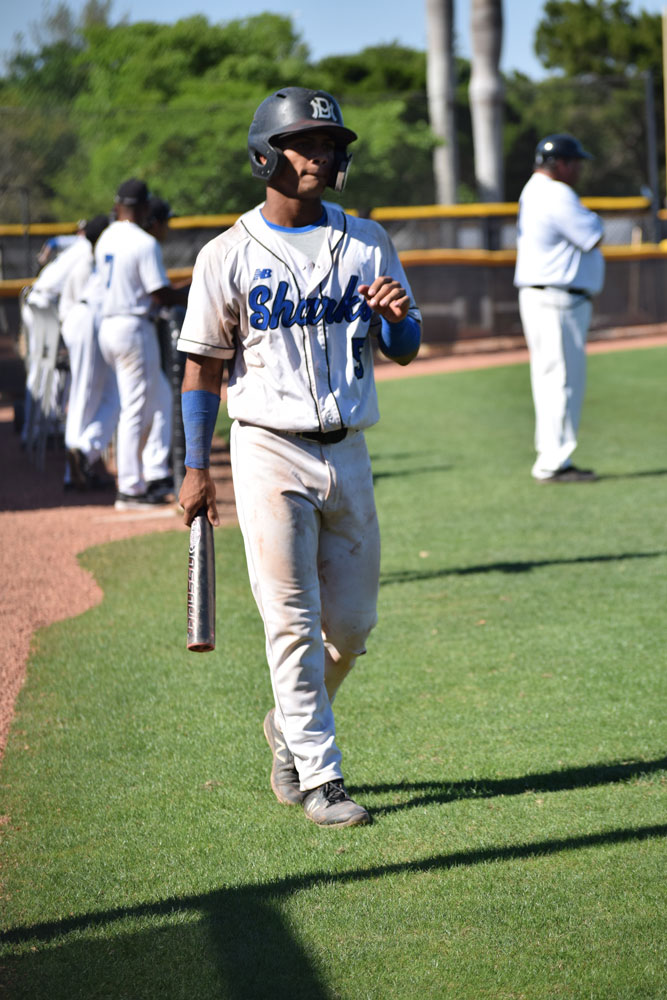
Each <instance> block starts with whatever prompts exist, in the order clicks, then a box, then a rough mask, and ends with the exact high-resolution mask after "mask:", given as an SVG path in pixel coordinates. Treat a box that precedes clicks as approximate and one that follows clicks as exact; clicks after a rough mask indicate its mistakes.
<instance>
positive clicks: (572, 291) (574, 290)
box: [530, 285, 591, 299]
mask: <svg viewBox="0 0 667 1000" xmlns="http://www.w3.org/2000/svg"><path fill="white" fill-rule="evenodd" d="M530 287H531V288H537V289H538V290H539V291H540V292H543V291H544V290H545V289H547V288H555V289H556V290H557V291H559V292H569V293H570V295H585V296H586V298H587V299H590V297H591V293H590V292H589V291H587V289H585V288H558V286H557V285H531V286H530Z"/></svg>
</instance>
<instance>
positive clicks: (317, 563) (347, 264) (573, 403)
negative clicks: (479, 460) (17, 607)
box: [63, 87, 603, 828]
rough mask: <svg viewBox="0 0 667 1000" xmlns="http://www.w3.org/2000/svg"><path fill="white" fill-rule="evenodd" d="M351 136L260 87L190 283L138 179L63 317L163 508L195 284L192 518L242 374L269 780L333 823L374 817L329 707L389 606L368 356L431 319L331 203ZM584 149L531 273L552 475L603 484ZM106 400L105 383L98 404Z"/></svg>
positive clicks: (333, 117) (411, 352)
mask: <svg viewBox="0 0 667 1000" xmlns="http://www.w3.org/2000/svg"><path fill="white" fill-rule="evenodd" d="M356 139H357V136H356V134H355V133H354V132H353V131H352V130H351V129H349V128H347V127H346V126H345V125H344V123H343V117H342V114H341V110H340V107H339V106H338V104H337V102H336V101H335V100H334V98H333V97H332V96H331V95H330V94H327V93H325V92H324V91H319V90H308V89H305V88H302V87H285V88H283V89H281V90H279V91H276V92H275V93H273V94H271V95H270V96H269V97H267V98H266V99H265V100H264V101H262V103H261V104H260V105H259V107H258V108H257V111H256V112H255V116H254V118H253V121H252V124H251V125H250V130H249V134H248V152H249V156H250V164H251V169H252V173H253V175H254V176H255V177H256V178H258V180H260V181H262V182H263V184H264V185H265V199H264V201H263V202H262V203H261V204H260V205H258V206H257V207H256V208H254V209H252V210H251V211H249V212H246V213H245V214H244V215H242V216H241V217H240V218H239V219H238V221H237V222H236V223H235V225H234V226H233V227H232V228H231V229H229V230H227V231H226V232H224V233H222V234H221V235H220V236H218V237H216V238H215V239H213V240H212V241H211V242H210V243H208V244H207V245H206V246H205V247H204V248H203V249H202V251H201V252H200V253H199V255H198V257H197V260H196V262H195V266H194V270H193V276H192V285H191V286H190V288H189V290H188V289H180V290H177V289H173V288H171V287H170V285H169V282H168V280H167V278H166V275H165V274H164V269H163V266H162V257H161V253H160V250H159V244H158V242H157V240H156V239H155V238H154V237H153V236H151V235H150V234H149V233H147V232H146V226H147V223H148V211H149V205H150V202H149V199H148V192H147V190H146V186H145V184H143V183H142V182H140V181H136V180H131V181H127V182H126V183H125V184H123V185H121V187H120V188H119V190H118V193H117V196H116V205H115V219H114V221H113V222H112V223H111V224H110V225H107V226H102V229H101V232H99V233H98V232H96V231H87V232H86V234H85V236H84V239H87V240H88V241H89V242H90V243H91V245H92V244H93V243H94V252H93V250H92V249H90V250H87V251H86V253H85V254H83V252H82V254H81V256H82V260H83V258H84V257H85V259H86V262H87V263H86V268H87V274H88V277H87V279H86V283H85V285H82V287H83V292H80V293H79V294H78V298H77V303H78V304H77V305H76V306H73V307H72V309H71V310H70V311H69V312H68V314H67V316H66V317H65V318H64V321H63V335H64V336H65V339H66V340H67V339H68V335H69V329H68V327H69V320H70V317H73V316H74V315H75V313H74V310H75V309H79V312H80V314H81V315H83V312H84V308H85V316H86V322H85V323H83V322H79V319H80V317H79V315H78V314H77V320H76V324H75V322H74V319H72V320H71V325H72V326H75V325H76V327H77V330H81V329H83V328H84V327H85V326H86V323H88V325H89V327H90V328H91V329H96V324H99V328H98V335H97V342H98V345H99V353H100V356H101V359H102V361H103V362H104V364H105V366H106V371H105V379H107V378H110V381H111V383H113V387H114V391H115V393H116V394H117V396H116V398H117V400H118V402H117V403H116V412H118V413H119V417H118V495H117V500H116V505H117V506H120V507H121V508H124V507H126V506H130V505H132V504H135V505H137V506H141V505H146V504H150V503H152V502H154V499H155V498H159V497H160V496H161V495H163V493H162V489H161V486H160V484H161V483H162V485H164V483H163V482H162V481H163V480H164V479H165V478H166V469H165V468H164V467H163V466H161V465H160V462H159V461H158V460H157V459H156V458H155V456H156V454H158V453H159V446H158V442H159V443H162V442H163V441H164V440H165V439H164V437H162V436H161V432H160V428H162V432H164V428H166V426H167V424H168V418H167V416H166V412H165V409H164V407H163V406H162V402H161V389H160V386H161V380H160V378H159V376H157V375H155V372H156V370H157V366H158V364H159V361H158V353H157V342H156V338H155V331H154V329H153V327H152V324H151V320H150V314H151V310H152V309H153V308H154V307H155V305H164V304H166V303H173V302H175V301H184V299H185V297H186V296H187V311H186V314H185V319H184V322H183V326H182V329H181V333H180V338H179V341H178V345H177V347H178V349H179V350H180V351H182V352H183V353H184V354H185V355H186V356H187V361H186V364H185V374H184V379H183V385H182V413H183V425H184V431H185V440H186V455H185V476H184V479H183V485H182V488H181V490H180V496H179V500H180V505H181V507H182V509H183V512H184V521H185V523H186V524H191V523H192V521H193V519H194V517H195V515H196V514H197V513H198V512H199V511H201V510H202V508H203V509H205V510H206V513H207V516H208V519H209V521H210V522H211V524H213V525H217V524H218V523H219V518H218V513H217V507H216V495H215V486H214V483H213V481H212V479H211V476H210V472H209V462H210V449H211V440H212V436H213V431H214V427H215V423H216V417H217V414H218V408H219V405H220V395H221V384H222V378H223V371H224V369H225V368H226V369H227V407H228V412H229V416H230V417H231V418H232V420H233V424H232V429H231V462H232V473H233V481H234V492H235V498H236V506H237V512H238V518H239V524H240V527H241V531H242V534H243V539H244V544H245V551H246V559H247V566H248V574H249V578H250V584H251V588H252V592H253V595H254V598H255V600H256V603H257V607H258V610H259V613H260V615H261V617H262V620H263V623H264V630H265V639H266V656H267V661H268V665H269V670H270V676H271V684H272V689H273V701H274V704H273V707H271V708H270V710H269V711H268V712H267V714H266V716H265V718H264V734H265V737H266V740H267V742H268V744H269V747H270V749H271V753H272V767H271V777H270V782H271V787H272V789H273V792H274V794H275V796H276V798H277V799H278V801H279V802H281V803H283V804H285V805H290V806H294V805H301V806H302V808H303V810H304V812H305V815H306V817H307V818H308V819H309V820H311V821H312V822H314V823H316V824H318V825H319V826H323V827H334V828H335V827H344V826H357V825H364V824H367V823H369V822H370V820H371V817H370V815H369V813H368V811H367V810H366V809H365V808H364V806H362V805H360V804H358V803H357V802H355V801H354V800H353V799H352V798H351V796H350V795H349V793H348V792H347V790H346V787H345V784H344V781H343V772H342V757H341V752H340V749H339V747H338V744H337V740H336V731H335V724H334V715H333V709H332V705H333V701H334V698H335V697H336V694H337V692H338V690H339V688H340V685H341V683H342V682H343V681H344V680H345V678H346V677H347V675H348V674H349V672H350V671H351V669H352V667H353V666H354V664H355V662H356V661H357V660H358V659H359V657H361V656H363V654H365V653H366V641H367V639H368V636H369V634H370V632H371V630H372V629H373V628H374V626H375V624H376V621H377V598H378V588H379V567H380V535H379V528H378V520H377V515H376V510H375V502H374V495H373V479H372V471H371V463H370V459H369V455H368V450H367V446H366V441H365V437H364V431H365V430H366V428H368V427H371V426H372V425H373V424H374V423H375V422H376V421H377V420H378V418H379V413H378V401H377V394H376V388H375V381H374V375H373V354H374V350H375V349H376V348H377V349H378V350H379V351H380V352H382V354H384V355H385V356H386V357H387V358H389V359H390V360H392V361H394V362H396V363H397V364H399V365H407V364H409V363H410V361H412V359H413V358H414V357H415V356H416V355H417V352H418V350H419V346H420V340H421V316H420V312H419V310H418V308H417V305H416V303H415V300H414V297H413V294H412V291H411V289H410V286H409V284H408V281H407V278H406V275H405V273H404V270H403V267H402V265H401V262H400V260H399V257H398V254H397V252H396V250H395V248H394V246H393V244H392V241H391V239H390V238H389V236H388V235H387V233H386V231H385V230H384V229H383V228H382V227H381V226H380V225H379V224H377V223H376V222H374V221H372V220H369V219H363V218H358V217H355V216H353V215H347V214H346V213H344V212H343V211H342V210H341V209H340V207H339V206H338V205H336V204H333V203H331V202H329V201H325V200H324V197H323V196H324V192H325V189H326V188H327V187H331V188H333V189H334V190H335V191H341V190H342V189H343V187H344V184H345V180H346V176H347V172H348V168H349V165H350V161H351V154H350V151H349V146H350V145H351V144H352V143H353V142H355V141H356ZM587 155H588V154H586V153H585V151H584V150H583V149H582V148H581V147H580V146H579V144H578V143H577V142H576V140H572V139H571V137H567V136H562V135H555V136H550V137H547V139H546V140H543V142H542V143H541V144H540V147H538V155H537V158H536V171H535V175H534V178H533V179H531V182H529V185H527V188H526V192H525V193H524V196H522V200H521V210H520V218H519V263H518V266H517V272H516V277H515V281H516V284H517V286H518V287H519V288H520V289H521V291H520V300H521V314H522V319H523V321H524V324H525V326H526V334H527V339H528V341H529V346H530V348H531V370H532V384H533V393H534V397H535V403H536V416H537V436H536V446H537V451H538V459H537V461H536V464H535V466H534V468H533V476H534V477H535V478H536V479H538V480H540V481H549V482H578V481H579V482H581V481H591V480H592V479H593V478H594V477H593V474H592V473H591V472H590V470H580V469H576V468H575V467H574V466H573V465H572V461H571V454H572V451H573V450H574V447H575V445H576V428H577V425H578V419H579V411H580V408H581V397H582V393H583V375H582V373H581V370H580V369H577V372H576V385H575V386H574V388H573V387H572V385H571V380H572V372H573V371H574V370H575V369H576V368H577V365H580V364H581V361H582V348H583V344H584V343H585V336H586V331H587V324H588V322H589V321H590V297H591V295H592V294H594V293H595V292H596V291H598V290H599V288H600V287H601V281H602V276H603V272H602V264H601V258H600V255H599V250H598V249H597V244H598V243H599V241H600V238H601V227H600V226H599V224H598V221H596V219H597V217H593V214H592V213H587V210H585V209H583V206H580V205H579V204H578V200H577V199H576V196H574V194H573V192H572V193H570V192H571V185H572V184H573V183H574V179H575V177H576V174H577V169H578V167H577V164H578V162H579V161H580V160H581V159H582V158H585V157H586V156H587ZM566 188H567V190H565V189H566ZM538 209H540V211H538ZM564 214H566V215H568V220H566V221H565V222H563V223H561V222H559V217H561V216H563V215H564ZM95 221H96V220H93V223H94V222H95ZM91 227H92V223H91ZM93 261H94V265H93ZM86 268H84V267H83V264H82V265H81V271H82V278H83V276H84V275H83V272H84V271H86ZM80 335H81V334H80V333H79V336H80ZM68 346H69V345H68ZM110 391H111V390H110ZM106 393H107V388H106V381H105V383H104V386H102V385H101V384H100V389H99V398H100V407H101V408H102V409H104V402H105V401H106V399H107V396H106ZM99 413H100V409H99V408H98V409H97V410H96V414H97V416H98V420H99V426H100V428H101V427H102V426H104V427H106V430H105V431H104V432H102V431H101V430H100V431H96V432H95V434H92V433H88V436H86V433H84V432H83V431H82V428H81V426H79V428H78V431H79V436H78V437H76V438H74V436H73V432H72V436H69V437H68V447H69V448H70V453H73V454H74V455H75V461H74V462H73V464H72V468H71V470H70V471H71V474H72V475H78V474H79V473H80V471H81V469H83V470H84V472H85V475H88V474H89V473H90V469H91V468H92V467H93V460H94V458H95V456H96V455H97V454H98V452H99V449H100V447H101V446H102V445H103V443H104V440H105V434H106V433H108V426H109V425H108V424H105V422H104V420H102V419H101V418H99ZM160 414H162V417H160V416H159V415H160ZM78 423H79V425H81V424H83V423H85V421H83V420H79V421H78ZM86 426H90V424H88V425H86ZM95 435H97V436H95ZM153 436H154V437H153ZM152 437H153V442H152V444H149V442H151V438H152ZM155 438H157V442H156V441H155ZM147 446H148V447H149V456H147V453H146V447H147ZM151 449H152V450H151ZM78 456H81V459H80V460H79V458H78ZM160 461H161V460H160ZM153 477H155V478H153ZM156 482H157V484H158V486H157V488H156V486H155V483H156ZM223 558H224V556H223Z"/></svg>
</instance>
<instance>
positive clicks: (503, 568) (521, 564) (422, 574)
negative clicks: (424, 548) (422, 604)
mask: <svg viewBox="0 0 667 1000" xmlns="http://www.w3.org/2000/svg"><path fill="white" fill-rule="evenodd" d="M666 555H667V551H664V550H663V551H658V552H619V553H618V555H600V556H575V557H574V558H572V559H526V560H525V561H518V560H517V561H516V562H495V563H480V564H479V565H477V566H456V567H454V568H453V569H432V570H426V571H424V570H416V569H415V570H410V569H406V570H397V571H396V572H395V573H383V574H382V576H381V579H380V586H386V585H387V584H391V583H412V582H414V581H416V580H437V579H438V578H440V577H443V576H469V575H472V574H476V573H530V572H532V570H534V569H542V568H544V567H545V566H577V565H583V564H585V563H614V562H623V561H625V560H626V559H660V558H661V557H662V556H666Z"/></svg>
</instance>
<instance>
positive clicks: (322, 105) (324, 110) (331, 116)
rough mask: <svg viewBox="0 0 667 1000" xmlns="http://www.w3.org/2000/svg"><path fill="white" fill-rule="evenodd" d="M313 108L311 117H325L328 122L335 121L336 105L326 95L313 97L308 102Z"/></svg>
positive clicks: (336, 116)
mask: <svg viewBox="0 0 667 1000" xmlns="http://www.w3.org/2000/svg"><path fill="white" fill-rule="evenodd" d="M310 106H311V108H312V109H313V118H319V119H326V121H329V122H337V121H338V115H337V114H336V105H335V104H334V103H333V101H330V100H329V99H328V98H326V97H313V99H312V101H311V102H310Z"/></svg>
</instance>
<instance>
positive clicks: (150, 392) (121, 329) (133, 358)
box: [99, 316, 160, 496]
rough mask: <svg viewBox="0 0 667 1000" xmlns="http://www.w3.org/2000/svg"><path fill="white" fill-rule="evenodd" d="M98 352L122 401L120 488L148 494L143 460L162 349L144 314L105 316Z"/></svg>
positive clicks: (155, 403) (155, 405) (155, 401)
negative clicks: (116, 386)
mask: <svg viewBox="0 0 667 1000" xmlns="http://www.w3.org/2000/svg"><path fill="white" fill-rule="evenodd" d="M99 343H100V350H101V351H102V357H103V358H104V360H105V361H106V363H107V364H108V365H109V366H110V367H111V368H113V370H114V371H115V374H116V382H117V385H118V395H119V397H120V416H119V419H118V436H117V466H118V489H119V491H120V492H121V493H125V494H128V495H130V496H137V495H138V494H141V493H145V491H146V479H145V474H144V467H143V461H142V452H143V449H144V445H145V444H146V441H147V440H148V435H149V433H150V429H151V425H152V423H153V417H154V415H155V412H156V410H157V408H158V404H159V386H160V351H159V348H158V342H157V336H156V334H155V327H154V326H153V324H152V323H151V321H150V320H149V319H147V318H145V317H141V316H105V317H104V319H103V320H102V322H101V324H100V333H99Z"/></svg>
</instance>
